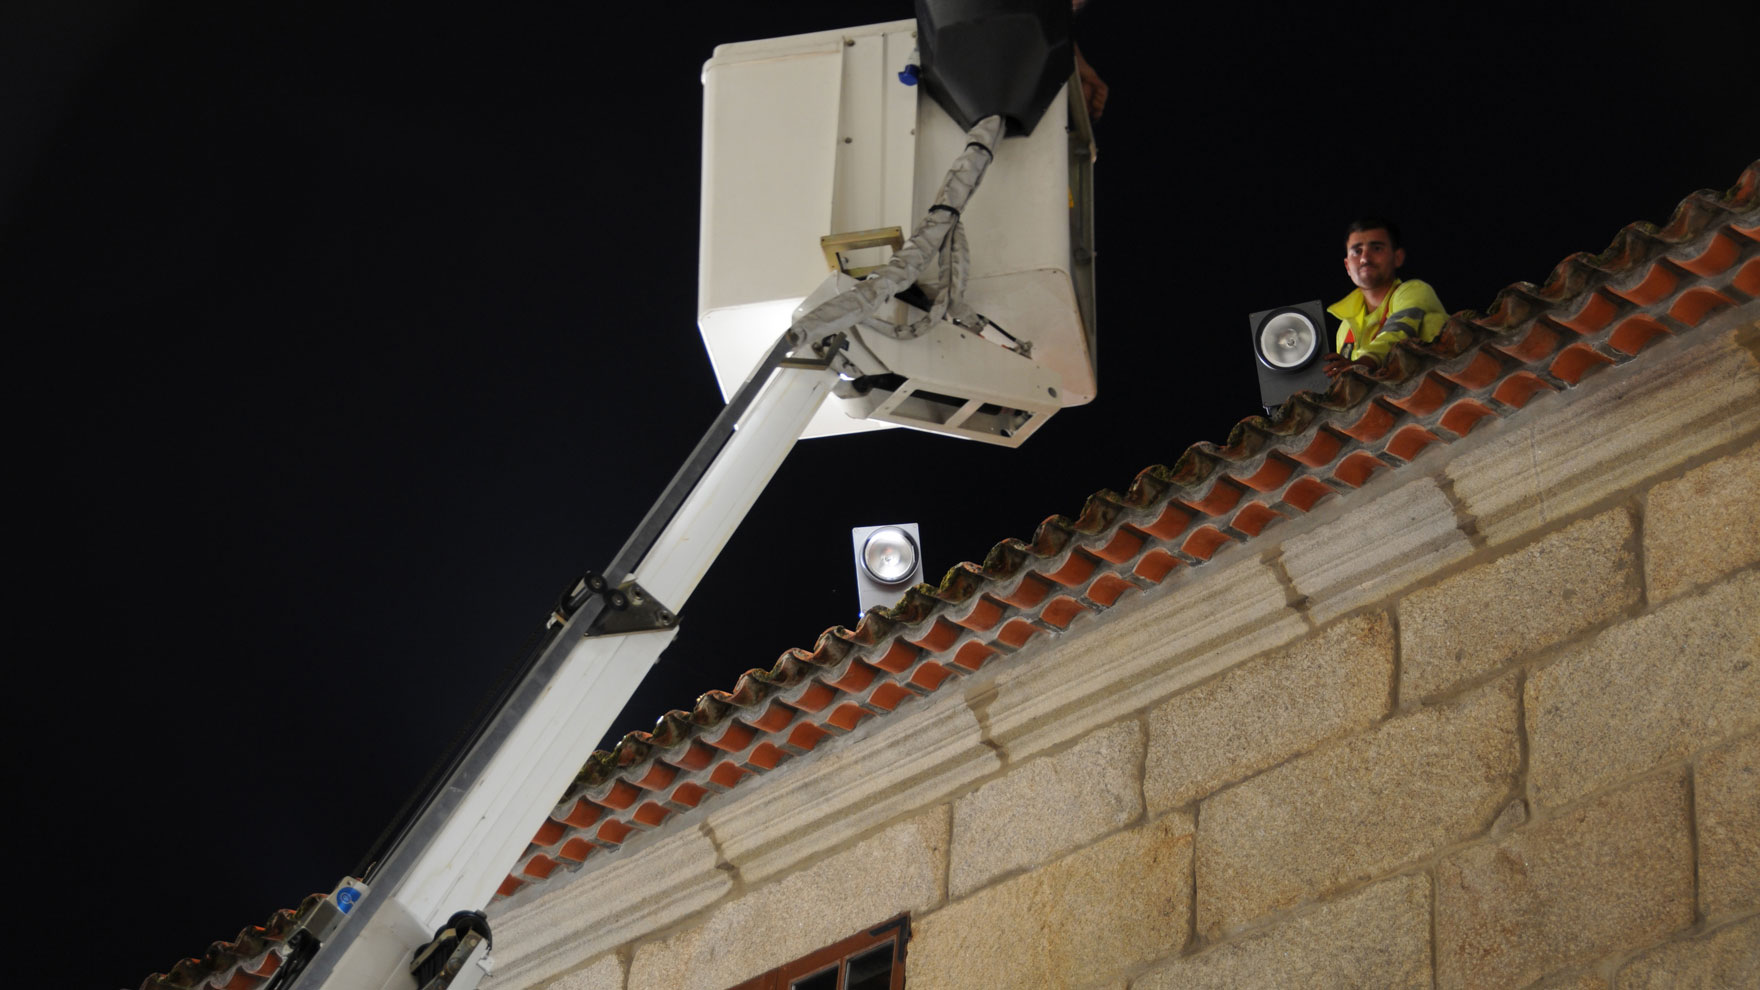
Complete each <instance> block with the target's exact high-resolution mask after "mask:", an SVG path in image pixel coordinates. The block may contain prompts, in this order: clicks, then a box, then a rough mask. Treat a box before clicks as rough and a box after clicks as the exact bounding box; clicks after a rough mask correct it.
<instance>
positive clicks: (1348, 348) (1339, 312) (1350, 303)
mask: <svg viewBox="0 0 1760 990" xmlns="http://www.w3.org/2000/svg"><path fill="white" fill-rule="evenodd" d="M1390 308H1391V309H1392V312H1391V313H1389V312H1388V310H1389V309H1390ZM1365 309H1366V307H1365V305H1364V302H1363V290H1362V289H1353V290H1352V291H1351V294H1350V295H1348V296H1345V297H1344V298H1343V299H1340V300H1339V301H1338V302H1335V303H1333V304H1332V305H1330V306H1328V307H1326V311H1327V312H1328V313H1331V314H1332V315H1333V316H1336V317H1338V318H1339V319H1340V320H1342V321H1344V322H1343V323H1342V324H1341V325H1340V326H1339V328H1338V339H1337V347H1338V353H1340V354H1343V355H1344V356H1345V357H1347V358H1350V359H1352V360H1355V359H1357V358H1361V357H1367V358H1373V359H1374V360H1375V363H1376V364H1382V363H1385V362H1386V360H1387V352H1389V351H1391V350H1393V345H1394V344H1396V343H1398V342H1399V341H1402V340H1405V339H1407V338H1410V337H1416V338H1417V339H1419V340H1422V341H1425V342H1426V343H1428V342H1429V341H1432V340H1435V339H1436V335H1437V334H1439V333H1441V332H1442V324H1444V323H1446V322H1447V321H1448V313H1447V312H1446V311H1444V310H1443V308H1442V301H1441V300H1439V299H1437V298H1436V290H1434V289H1432V288H1430V284H1429V283H1428V282H1424V281H1421V280H1419V279H1415V278H1414V279H1411V280H1409V281H1403V282H1402V281H1398V280H1396V281H1395V282H1394V283H1393V291H1392V292H1389V293H1388V294H1387V298H1386V299H1383V300H1381V305H1380V306H1377V307H1376V308H1375V309H1374V310H1370V311H1367V312H1365ZM1383 313H1387V316H1386V319H1385V321H1384V320H1383V318H1382V314H1383ZM1378 328H1379V329H1378ZM1352 338H1354V341H1355V342H1354V343H1352V342H1351V340H1352Z"/></svg>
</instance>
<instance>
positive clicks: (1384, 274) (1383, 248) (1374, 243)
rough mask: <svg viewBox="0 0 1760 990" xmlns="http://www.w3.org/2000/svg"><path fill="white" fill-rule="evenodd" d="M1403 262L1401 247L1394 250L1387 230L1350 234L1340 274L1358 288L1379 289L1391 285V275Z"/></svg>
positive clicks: (1378, 229)
mask: <svg viewBox="0 0 1760 990" xmlns="http://www.w3.org/2000/svg"><path fill="white" fill-rule="evenodd" d="M1405 263H1406V252H1405V249H1404V248H1397V249H1396V248H1394V246H1393V240H1392V238H1390V237H1389V236H1388V234H1387V231H1386V230H1384V229H1382V228H1380V227H1377V228H1375V229H1374V230H1357V231H1352V232H1351V235H1350V236H1349V237H1347V238H1345V242H1344V271H1345V274H1346V275H1349V276H1350V279H1351V282H1353V283H1354V284H1355V285H1356V287H1357V288H1359V289H1380V288H1384V287H1386V286H1388V285H1391V284H1392V283H1393V275H1394V273H1395V272H1397V271H1399V268H1400V266H1401V265H1403V264H1405Z"/></svg>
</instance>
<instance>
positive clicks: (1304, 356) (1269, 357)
mask: <svg viewBox="0 0 1760 990" xmlns="http://www.w3.org/2000/svg"><path fill="white" fill-rule="evenodd" d="M1247 327H1248V330H1249V331H1250V333H1251V337H1252V346H1253V358H1254V361H1253V366H1254V368H1255V369H1256V370H1257V371H1258V373H1259V402H1260V404H1261V405H1263V406H1264V407H1265V408H1266V410H1267V411H1269V410H1271V409H1274V408H1276V407H1277V406H1280V405H1282V404H1283V402H1284V400H1285V399H1288V398H1289V397H1290V396H1292V395H1294V394H1295V393H1297V392H1300V391H1317V392H1319V391H1325V390H1326V385H1327V379H1326V366H1325V357H1326V355H1327V354H1329V353H1331V352H1332V347H1331V341H1330V340H1329V339H1328V338H1329V334H1328V332H1327V327H1326V309H1325V307H1324V306H1323V305H1322V304H1321V302H1320V300H1318V299H1316V300H1313V301H1311V302H1305V303H1302V304H1301V305H1298V306H1278V307H1276V308H1275V309H1266V310H1260V311H1259V312H1257V313H1253V314H1251V315H1250V316H1248V317H1247Z"/></svg>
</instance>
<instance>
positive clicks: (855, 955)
mask: <svg viewBox="0 0 1760 990" xmlns="http://www.w3.org/2000/svg"><path fill="white" fill-rule="evenodd" d="M910 940H911V919H910V915H908V914H907V915H900V916H898V917H896V918H894V919H892V920H891V921H888V922H886V923H885V924H882V925H878V926H876V927H874V928H870V929H868V930H867V931H865V932H857V933H856V934H854V935H851V936H850V937H849V938H846V939H844V940H843V941H841V942H838V943H837V944H836V945H828V946H826V947H825V948H823V949H820V950H819V951H817V952H814V953H810V954H808V955H805V956H802V957H801V958H799V959H796V960H795V961H794V962H791V963H789V964H788V965H786V966H779V967H777V968H776V969H773V970H771V971H770V972H768V973H765V974H764V975H762V976H756V977H753V978H752V979H749V980H747V981H745V982H744V983H741V984H740V985H739V986H736V987H733V988H731V990H904V952H905V945H906V944H907V943H909V942H910Z"/></svg>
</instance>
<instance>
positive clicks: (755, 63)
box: [697, 21, 1095, 443]
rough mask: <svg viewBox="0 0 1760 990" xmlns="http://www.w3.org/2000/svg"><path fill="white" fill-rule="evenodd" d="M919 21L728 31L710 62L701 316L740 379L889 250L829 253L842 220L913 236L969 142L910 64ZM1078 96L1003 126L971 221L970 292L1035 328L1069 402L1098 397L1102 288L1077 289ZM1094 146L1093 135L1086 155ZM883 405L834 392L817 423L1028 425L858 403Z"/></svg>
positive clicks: (728, 370) (1046, 367) (1013, 327)
mask: <svg viewBox="0 0 1760 990" xmlns="http://www.w3.org/2000/svg"><path fill="white" fill-rule="evenodd" d="M915 35H916V23H915V22H914V21H894V22H892V23H888V24H876V25H870V26H867V27H859V28H850V29H847V30H841V31H826V32H821V33H817V34H805V35H796V36H793V37H787V38H772V39H767V40H763V41H751V42H742V43H738V44H729V45H720V46H718V47H717V48H716V49H715V53H714V55H713V57H711V58H710V59H709V61H708V62H707V63H705V64H704V66H703V91H704V99H703V200H702V203H703V205H702V231H701V255H700V259H699V269H698V283H697V320H698V326H699V328H700V329H701V331H702V334H703V341H704V344H705V345H706V346H707V348H708V351H709V359H710V362H711V363H712V364H713V366H714V369H715V377H716V380H717V381H718V382H719V384H720V386H721V391H722V394H723V395H724V396H731V395H732V394H733V392H734V391H735V390H737V389H738V388H739V386H740V384H741V382H743V381H744V379H745V376H746V375H747V374H748V373H749V372H750V371H751V369H752V367H753V366H754V365H756V364H757V362H758V361H759V360H760V359H761V358H762V357H763V355H764V354H765V353H766V352H767V351H768V350H769V348H770V345H771V344H773V343H774V342H775V340H776V338H777V336H778V335H780V334H781V333H782V331H783V330H785V329H787V327H788V325H789V323H790V322H791V315H792V313H793V312H794V309H795V307H796V306H798V305H799V304H800V303H801V301H802V300H803V299H805V298H806V296H807V295H808V294H810V293H812V292H813V290H814V289H815V288H817V287H818V286H819V285H820V284H821V283H822V282H824V281H825V279H826V277H827V275H829V274H830V273H831V272H832V271H834V270H836V266H837V265H839V264H840V263H841V264H842V266H843V267H844V268H846V269H859V268H861V267H865V266H871V265H878V264H883V263H884V262H885V260H886V258H887V257H889V249H888V248H885V247H869V248H862V249H857V250H853V251H844V252H843V253H842V255H841V258H839V257H838V256H836V255H833V256H832V257H830V258H829V259H828V256H827V255H828V248H834V247H835V243H836V239H837V238H838V236H839V235H848V234H859V233H861V232H868V231H874V230H879V229H883V228H889V227H896V228H898V229H899V230H900V231H901V232H902V234H903V235H904V236H905V237H909V236H910V233H911V231H912V230H913V229H914V228H915V226H916V223H917V221H918V220H919V219H920V218H921V217H922V215H923V213H924V211H926V210H927V209H928V207H929V205H930V203H931V202H932V200H933V198H934V196H935V193H936V191H937V189H938V188H939V187H940V184H941V181H942V179H943V177H944V176H945V175H946V171H947V168H948V167H949V166H950V165H951V164H952V163H953V161H954V159H955V158H956V157H957V156H958V155H959V154H960V152H961V151H962V150H963V149H964V147H965V142H966V136H965V130H964V129H963V128H961V127H960V126H959V125H958V124H956V123H955V122H954V121H953V120H952V118H950V117H948V115H947V114H946V113H945V112H944V111H942V109H941V108H940V107H939V106H938V105H936V103H935V102H934V100H932V99H930V98H929V97H927V95H925V94H923V92H922V90H921V87H918V86H911V85H906V84H905V83H903V82H901V81H900V79H899V73H900V71H902V70H903V69H904V68H905V65H906V64H907V63H908V62H909V60H910V56H911V53H912V51H913V49H914V48H915V44H916V40H915ZM1064 106H1065V100H1064V98H1059V100H1058V101H1056V102H1054V103H1053V104H1052V106H1051V109H1049V110H1047V111H1046V114H1045V117H1044V119H1042V120H1041V121H1040V123H1039V125H1038V126H1037V127H1036V128H1034V131H1033V133H1032V134H1031V135H1029V136H1026V137H1012V138H1007V139H1005V140H1004V141H1003V142H1002V143H1001V146H1000V147H999V148H997V149H996V157H995V160H994V161H993V163H992V164H991V166H990V167H989V169H988V170H987V171H986V173H985V176H984V181H983V185H982V186H981V187H980V188H979V190H978V191H977V193H976V194H975V195H974V196H973V197H972V201H971V204H970V205H969V206H968V207H967V209H966V211H965V213H964V214H963V216H962V221H963V223H964V225H965V228H966V236H967V239H968V241H969V243H970V246H971V267H970V272H969V280H968V283H967V289H966V295H965V299H966V302H967V303H968V304H969V305H970V306H971V307H972V308H973V309H974V310H976V311H977V312H979V313H981V314H983V315H984V316H985V317H987V318H988V319H989V320H990V321H992V322H993V323H995V324H996V325H997V326H999V327H1001V328H1002V329H1003V330H1005V331H1007V333H1008V334H1009V335H1011V336H1013V337H1014V338H1016V339H1017V340H1025V341H1030V342H1031V344H1032V348H1031V355H1032V362H1031V363H1032V364H1035V365H1037V366H1038V368H1039V369H1043V371H1048V372H1050V373H1051V374H1052V375H1053V376H1054V377H1055V380H1057V381H1058V383H1059V384H1058V387H1057V388H1056V389H1055V390H1054V391H1055V393H1056V398H1055V402H1056V403H1057V404H1061V405H1063V406H1070V405H1079V404H1081V403H1085V402H1088V401H1089V400H1091V399H1092V398H1093V397H1094V392H1095V384H1094V357H1093V338H1092V330H1091V328H1089V327H1088V326H1087V325H1086V324H1085V323H1084V320H1083V315H1082V314H1083V310H1084V306H1083V302H1087V301H1088V300H1078V292H1077V281H1078V280H1077V278H1076V277H1074V276H1075V275H1076V270H1077V269H1078V263H1077V262H1076V261H1075V260H1073V259H1072V254H1071V242H1072V236H1071V227H1072V221H1071V218H1072V214H1074V215H1076V216H1077V217H1079V218H1080V217H1085V216H1087V211H1088V209H1089V204H1088V203H1087V202H1085V201H1078V200H1079V199H1080V200H1085V198H1086V193H1085V190H1082V189H1078V188H1077V186H1085V183H1076V184H1072V178H1071V169H1070V159H1071V144H1072V141H1071V136H1070V133H1069V131H1068V129H1066V127H1065V126H1064V118H1065V114H1066V111H1065V109H1064ZM1086 155H1087V151H1086V144H1085V143H1083V144H1082V147H1081V150H1080V156H1079V158H1078V160H1080V161H1085V160H1086ZM828 242H829V243H828ZM1084 260H1085V259H1084ZM1080 281H1082V282H1083V283H1086V282H1087V280H1086V278H1085V277H1084V278H1081V279H1080ZM1088 312H1090V313H1091V312H1092V310H1091V308H1089V309H1088ZM980 353H983V354H986V355H987V354H988V353H989V352H988V351H983V352H980ZM995 353H996V355H997V357H996V361H995V362H994V363H995V365H996V366H997V367H996V368H989V369H987V372H988V374H987V375H986V377H990V378H994V377H995V375H996V374H998V368H1008V367H1012V366H1013V365H1014V364H1016V363H1020V364H1025V363H1026V362H1022V361H1021V359H1020V358H1019V357H1018V355H1016V354H1014V353H1013V352H1011V351H1008V350H1005V349H1004V348H1002V347H996V349H995ZM1035 370H1036V371H1037V369H1035ZM1002 374H1003V377H1005V378H1006V377H1008V373H1007V372H1002ZM949 375H950V376H951V377H950V378H949V380H951V381H956V382H957V381H959V380H960V379H961V378H962V377H963V376H962V374H961V372H960V371H959V370H957V369H954V370H952V371H950V372H949ZM1036 377H1037V378H1039V379H1043V378H1044V377H1045V376H1044V374H1043V372H1037V374H1036ZM872 407H873V404H872V403H867V404H864V403H861V402H859V401H856V400H845V399H839V398H836V397H833V398H831V399H830V400H828V401H827V403H826V405H825V407H824V408H822V409H820V411H819V413H818V415H817V417H816V418H815V419H814V420H813V422H812V424H811V426H809V427H808V429H807V432H806V433H805V434H804V435H805V436H827V435H831V434H837V433H849V432H854V431H858V430H866V429H878V428H883V427H886V426H893V425H911V426H917V427H919V428H923V429H930V430H935V431H936V432H946V433H952V434H955V435H966V436H977V438H979V439H989V440H993V441H995V442H1003V443H1018V442H1019V440H1018V439H1016V440H1012V441H1011V440H1008V439H998V438H996V437H990V436H982V435H979V434H975V433H972V432H970V431H967V430H961V429H953V428H949V429H941V428H938V427H937V426H936V425H935V424H933V423H922V422H916V421H909V422H904V423H901V422H883V421H879V420H875V419H865V418H852V417H862V416H866V415H868V414H869V413H870V412H873V411H874V410H873V408H872ZM1021 439H1024V435H1023V436H1022V437H1021Z"/></svg>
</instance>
